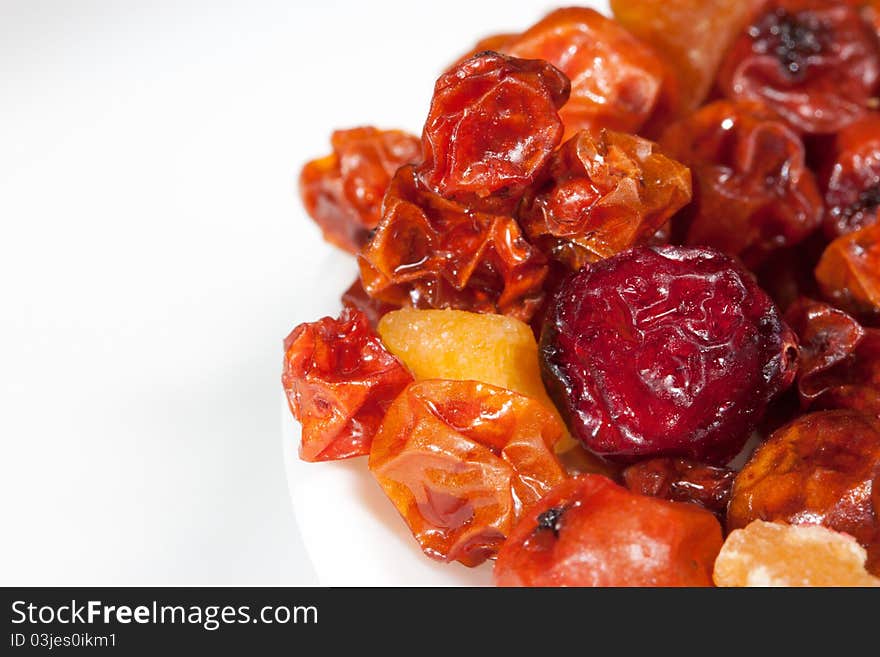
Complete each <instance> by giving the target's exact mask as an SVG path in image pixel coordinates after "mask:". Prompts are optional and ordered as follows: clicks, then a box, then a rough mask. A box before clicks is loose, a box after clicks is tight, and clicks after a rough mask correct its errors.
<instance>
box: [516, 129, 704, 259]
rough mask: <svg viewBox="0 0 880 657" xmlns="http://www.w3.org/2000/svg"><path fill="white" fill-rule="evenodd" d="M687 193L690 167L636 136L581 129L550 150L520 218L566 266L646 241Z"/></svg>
mask: <svg viewBox="0 0 880 657" xmlns="http://www.w3.org/2000/svg"><path fill="white" fill-rule="evenodd" d="M690 198H691V178H690V172H689V171H688V169H687V167H685V166H683V165H682V164H680V163H678V162H676V161H675V160H672V159H670V158H668V157H666V156H665V155H664V154H663V153H662V152H660V149H659V148H658V147H657V145H656V144H654V143H653V142H650V141H648V140H646V139H641V138H640V137H635V136H632V135H626V134H623V133H620V132H611V131H608V130H602V131H600V132H598V133H596V134H593V133H590V132H586V131H583V132H579V133H578V134H577V135H575V136H574V137H572V138H571V139H570V140H568V141H567V142H566V143H565V144H563V146H562V147H561V148H560V149H559V150H558V151H557V152H556V153H555V154H554V155H553V158H552V160H551V163H550V168H549V176H548V179H547V180H546V182H545V183H543V184H542V185H540V186H537V187H536V188H535V189H534V191H532V192H531V193H529V194H528V195H527V196H526V198H525V200H524V202H523V205H522V206H521V208H520V213H519V218H520V224H521V225H522V226H523V229H524V230H525V232H526V235H527V236H528V237H529V240H530V241H531V242H532V243H533V244H537V245H538V246H539V247H541V248H542V249H543V250H544V251H545V252H546V253H549V254H550V255H551V256H552V257H553V258H555V259H557V260H559V261H560V262H563V263H565V264H566V265H567V266H568V267H570V268H571V269H580V268H581V267H582V266H583V265H584V264H586V263H588V262H593V261H595V260H600V259H602V258H607V257H609V256H611V255H614V254H615V253H619V252H621V251H624V250H626V249H628V248H631V247H633V246H635V245H638V244H644V243H646V242H648V241H649V240H651V239H652V237H653V236H654V235H655V234H656V233H657V231H658V230H660V229H661V228H662V227H663V225H664V223H665V222H666V221H667V219H669V217H671V216H672V215H673V214H674V213H675V212H676V211H677V210H678V209H679V208H681V207H682V206H683V205H685V204H686V203H687V202H688V201H689V200H690Z"/></svg>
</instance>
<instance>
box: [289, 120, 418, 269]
mask: <svg viewBox="0 0 880 657" xmlns="http://www.w3.org/2000/svg"><path fill="white" fill-rule="evenodd" d="M331 144H332V145H333V153H331V154H330V155H327V156H326V157H322V158H319V159H317V160H312V161H311V162H309V163H307V164H306V165H305V166H304V167H303V170H302V173H301V174H300V177H299V191H300V195H301V197H302V200H303V204H304V205H305V207H306V211H307V212H308V213H309V215H310V216H311V217H312V219H314V220H315V223H317V224H318V226H319V227H320V228H321V231H322V232H323V233H324V239H326V240H327V241H328V242H330V243H331V244H334V245H336V246H338V247H339V248H341V249H344V250H346V251H349V252H350V253H357V252H358V250H359V249H360V248H361V247H362V246H363V245H364V244H365V243H366V242H367V240H368V239H369V236H370V232H371V231H372V230H373V229H374V228H375V227H376V224H378V223H379V219H380V217H381V208H382V197H383V196H384V195H385V190H386V189H387V187H388V183H389V182H391V176H393V175H394V172H395V171H397V169H398V167H400V166H402V165H404V164H409V163H410V162H417V161H418V160H419V159H420V158H421V150H420V144H419V140H418V138H417V137H414V136H413V135H410V134H407V133H405V132H401V131H399V130H378V129H376V128H369V127H367V128H352V129H350V130H337V131H336V132H334V133H333V136H332V137H331Z"/></svg>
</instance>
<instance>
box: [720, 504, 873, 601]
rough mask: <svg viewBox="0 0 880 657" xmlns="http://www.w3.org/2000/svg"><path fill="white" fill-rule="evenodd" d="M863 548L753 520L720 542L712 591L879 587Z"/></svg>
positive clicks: (816, 531) (848, 540)
mask: <svg viewBox="0 0 880 657" xmlns="http://www.w3.org/2000/svg"><path fill="white" fill-rule="evenodd" d="M866 558H867V555H866V553H865V549H864V548H863V547H862V546H860V545H859V544H858V543H857V542H856V540H855V539H854V538H852V537H851V536H849V535H847V534H841V533H839V532H835V531H832V530H830V529H827V528H825V527H822V526H820V525H785V524H782V523H774V522H764V521H763V520H755V521H754V522H752V523H749V524H748V525H747V526H746V527H745V528H744V529H736V530H734V531H732V532H730V534H729V535H728V537H727V540H726V541H724V545H723V547H722V548H721V552H720V554H719V555H718V558H717V559H716V560H715V572H714V574H713V579H714V580H715V584H716V586H872V587H873V586H877V587H880V578H877V577H872V576H871V575H869V574H868V572H867V571H866V570H865V559H866Z"/></svg>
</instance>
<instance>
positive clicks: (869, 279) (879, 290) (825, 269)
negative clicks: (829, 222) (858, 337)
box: [816, 223, 880, 325]
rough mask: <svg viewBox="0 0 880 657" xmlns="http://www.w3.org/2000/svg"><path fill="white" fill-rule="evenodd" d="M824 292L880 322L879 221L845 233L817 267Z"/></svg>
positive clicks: (837, 302) (837, 303)
mask: <svg viewBox="0 0 880 657" xmlns="http://www.w3.org/2000/svg"><path fill="white" fill-rule="evenodd" d="M816 280H817V281H818V282H819V288H820V289H821V290H822V294H823V295H824V296H825V297H826V298H827V299H828V300H829V301H831V302H832V303H833V304H834V305H835V306H837V307H839V308H842V309H843V310H846V311H847V312H848V313H850V314H852V315H855V316H856V317H857V318H859V319H860V320H862V321H863V322H864V323H868V324H871V325H873V324H876V323H878V322H880V223H876V224H871V225H869V226H866V227H865V228H862V229H861V230H857V231H856V232H854V233H849V234H847V235H842V236H841V237H838V238H837V239H836V240H834V241H833V242H831V244H829V245H828V248H827V249H825V253H823V254H822V258H821V259H820V260H819V264H818V265H817V266H816Z"/></svg>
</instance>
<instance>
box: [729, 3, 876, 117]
mask: <svg viewBox="0 0 880 657" xmlns="http://www.w3.org/2000/svg"><path fill="white" fill-rule="evenodd" d="M878 78H880V54H878V47H877V40H876V37H875V36H874V34H872V33H871V30H870V28H869V27H868V26H867V25H866V24H865V23H864V22H863V21H862V19H861V17H860V15H859V11H858V9H857V8H855V7H852V6H849V5H847V4H846V3H842V2H840V1H839V0H772V1H771V2H768V3H767V4H766V5H765V6H764V8H763V9H762V11H761V12H760V13H759V14H758V15H757V16H756V17H755V18H754V19H753V20H752V22H751V25H750V26H749V27H748V28H747V29H746V30H745V31H744V32H742V33H741V34H740V36H739V37H738V38H737V39H736V41H735V42H734V43H733V46H732V47H731V48H730V50H729V52H728V53H727V55H726V57H725V59H724V62H723V63H722V65H721V69H720V70H719V73H718V82H719V86H720V88H721V90H722V91H723V93H724V94H725V95H726V96H728V97H729V98H735V99H751V100H760V101H763V102H765V103H767V104H768V105H769V106H770V107H771V108H772V109H773V110H775V111H776V112H777V113H779V115H780V116H782V117H783V118H784V119H785V120H786V121H787V122H788V123H789V124H791V126H792V127H794V128H795V129H797V130H799V131H802V132H805V133H816V134H828V133H833V132H837V131H838V130H840V129H841V128H844V127H845V126H847V125H848V124H850V123H852V122H853V121H855V120H857V119H858V118H860V117H861V116H862V115H863V114H864V113H865V111H866V108H867V107H868V105H869V99H870V98H871V97H872V94H873V93H874V90H875V87H876V85H877V81H878Z"/></svg>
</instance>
